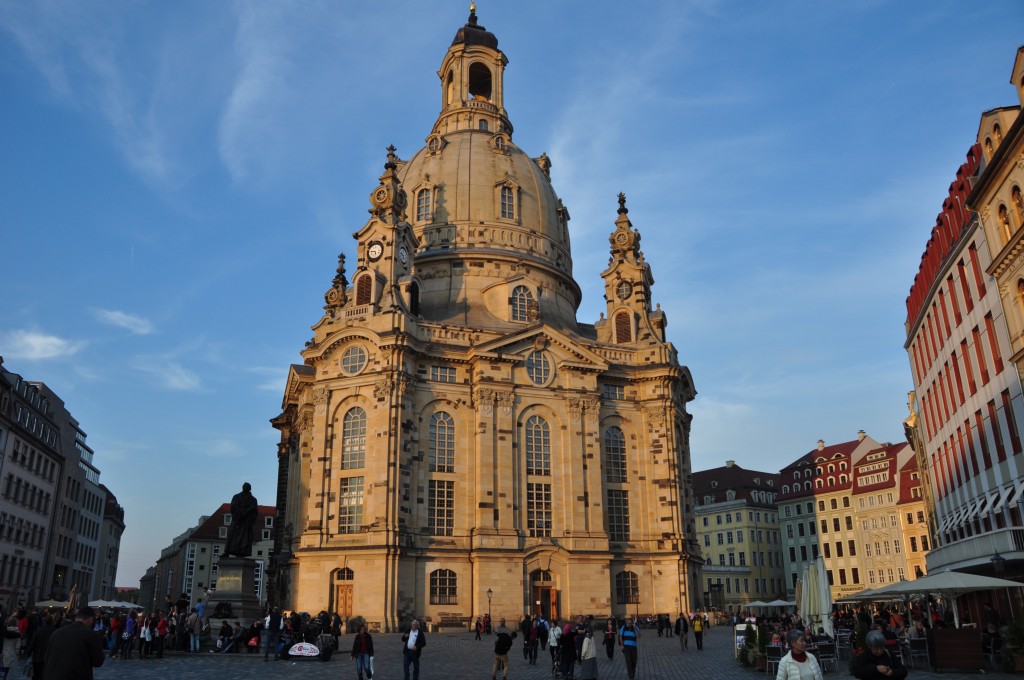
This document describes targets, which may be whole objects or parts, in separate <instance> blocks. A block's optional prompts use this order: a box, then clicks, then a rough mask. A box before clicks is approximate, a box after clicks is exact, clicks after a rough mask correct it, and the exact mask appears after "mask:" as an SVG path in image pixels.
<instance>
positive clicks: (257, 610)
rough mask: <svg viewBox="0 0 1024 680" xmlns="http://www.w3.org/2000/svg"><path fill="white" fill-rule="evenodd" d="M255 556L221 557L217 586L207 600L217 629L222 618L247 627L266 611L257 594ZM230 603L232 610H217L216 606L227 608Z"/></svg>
mask: <svg viewBox="0 0 1024 680" xmlns="http://www.w3.org/2000/svg"><path fill="white" fill-rule="evenodd" d="M255 572H256V560H254V559H251V558H249V557H221V558H220V559H219V560H218V562H217V588H216V590H214V591H213V593H212V594H211V597H210V602H208V603H207V604H206V617H207V618H208V619H210V621H211V625H212V626H213V628H214V630H216V629H217V624H218V622H219V621H220V620H222V619H224V620H227V621H228V622H229V623H234V622H235V621H238V622H239V623H241V624H242V628H246V627H248V626H249V624H250V623H252V622H253V621H255V620H256V619H262V618H263V617H264V615H265V612H264V611H263V608H262V607H260V601H259V599H258V598H257V597H256V587H255V585H254V584H255ZM224 605H231V614H230V615H228V616H224V615H222V614H218V613H216V612H217V607H221V608H222V613H226V612H223V610H224V609H225V606H224Z"/></svg>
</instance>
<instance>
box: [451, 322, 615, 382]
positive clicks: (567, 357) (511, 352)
mask: <svg viewBox="0 0 1024 680" xmlns="http://www.w3.org/2000/svg"><path fill="white" fill-rule="evenodd" d="M537 349H546V350H548V351H549V352H551V353H552V354H553V355H554V356H555V357H556V358H557V360H558V363H559V364H561V365H563V366H567V367H570V368H579V369H583V370H589V371H605V370H607V369H608V362H607V361H605V360H604V358H603V357H601V356H600V355H598V354H597V353H595V352H593V351H592V350H590V348H588V347H586V346H585V345H583V344H582V343H581V342H579V341H578V340H576V339H574V338H571V337H569V336H568V335H566V334H565V333H562V332H560V331H557V330H554V329H553V328H550V327H547V326H541V325H535V326H531V327H529V328H524V329H522V330H520V331H517V332H515V333H510V334H508V335H504V336H502V337H500V338H496V339H494V340H491V341H490V342H486V343H483V344H481V345H478V346H477V347H475V348H474V349H473V351H472V352H471V353H470V358H493V359H499V358H506V359H508V358H525V357H526V355H527V354H529V353H530V352H533V351H535V350H537Z"/></svg>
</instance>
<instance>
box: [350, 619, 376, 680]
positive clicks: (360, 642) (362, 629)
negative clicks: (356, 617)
mask: <svg viewBox="0 0 1024 680" xmlns="http://www.w3.org/2000/svg"><path fill="white" fill-rule="evenodd" d="M352 658H353V659H355V660H356V675H357V676H358V678H359V680H363V673H365V674H366V678H367V680H370V678H372V677H373V638H372V637H371V636H370V634H369V633H367V632H366V624H365V623H364V624H363V625H361V626H359V632H358V633H357V634H356V637H355V639H353V640H352Z"/></svg>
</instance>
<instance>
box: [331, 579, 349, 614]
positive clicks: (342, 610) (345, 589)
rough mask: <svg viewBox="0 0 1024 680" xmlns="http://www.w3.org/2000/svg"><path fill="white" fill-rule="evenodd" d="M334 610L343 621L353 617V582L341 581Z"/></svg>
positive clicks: (336, 591)
mask: <svg viewBox="0 0 1024 680" xmlns="http://www.w3.org/2000/svg"><path fill="white" fill-rule="evenodd" d="M334 611H336V612H338V616H340V617H341V618H342V620H343V621H348V620H349V619H351V618H352V584H351V583H339V584H338V585H337V588H336V590H335V597H334Z"/></svg>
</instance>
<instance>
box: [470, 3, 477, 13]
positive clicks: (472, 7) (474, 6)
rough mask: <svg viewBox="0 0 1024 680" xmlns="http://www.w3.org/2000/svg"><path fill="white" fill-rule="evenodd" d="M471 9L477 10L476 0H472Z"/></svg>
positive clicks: (471, 10) (472, 10)
mask: <svg viewBox="0 0 1024 680" xmlns="http://www.w3.org/2000/svg"><path fill="white" fill-rule="evenodd" d="M469 11H470V12H476V0H470V3H469Z"/></svg>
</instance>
